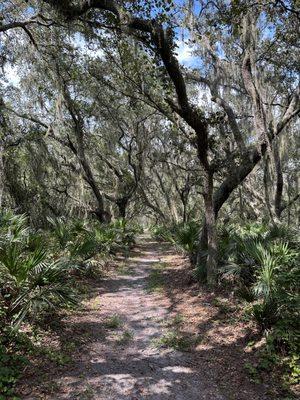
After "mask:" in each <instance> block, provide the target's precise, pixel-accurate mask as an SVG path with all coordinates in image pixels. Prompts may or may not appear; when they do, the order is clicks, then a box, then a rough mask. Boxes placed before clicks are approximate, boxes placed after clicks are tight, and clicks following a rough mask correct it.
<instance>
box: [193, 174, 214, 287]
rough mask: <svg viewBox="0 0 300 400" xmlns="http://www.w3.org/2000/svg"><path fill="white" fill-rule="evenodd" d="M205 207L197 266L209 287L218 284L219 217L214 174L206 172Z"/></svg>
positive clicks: (200, 275)
mask: <svg viewBox="0 0 300 400" xmlns="http://www.w3.org/2000/svg"><path fill="white" fill-rule="evenodd" d="M205 181H206V182H205V192H204V194H203V197H204V207H205V218H204V222H203V227H202V229H201V231H200V233H199V244H198V249H197V256H196V265H197V269H198V276H199V279H200V280H202V279H203V280H206V281H207V283H208V284H209V285H212V286H213V285H215V284H216V278H217V268H218V251H217V230H216V222H217V215H216V214H215V211H214V203H213V174H212V173H211V172H206V177H205Z"/></svg>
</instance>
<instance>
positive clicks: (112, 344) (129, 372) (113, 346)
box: [23, 237, 264, 400]
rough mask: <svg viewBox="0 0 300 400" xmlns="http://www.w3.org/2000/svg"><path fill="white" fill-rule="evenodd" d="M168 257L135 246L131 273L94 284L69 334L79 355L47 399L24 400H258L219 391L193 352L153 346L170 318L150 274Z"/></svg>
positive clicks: (144, 241) (147, 242) (148, 244)
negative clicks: (83, 342) (83, 341)
mask: <svg viewBox="0 0 300 400" xmlns="http://www.w3.org/2000/svg"><path fill="white" fill-rule="evenodd" d="M165 253H166V249H164V248H162V247H160V245H159V244H158V243H155V242H153V241H151V239H149V238H147V237H143V238H141V239H139V243H138V245H137V247H136V249H135V251H134V252H133V253H132V254H131V256H130V258H129V259H128V261H127V263H128V265H127V267H129V271H128V270H126V271H124V273H123V274H122V273H121V274H120V273H119V274H114V275H112V276H110V277H107V278H105V279H104V280H102V281H101V282H99V285H97V286H96V287H95V288H94V289H93V290H94V292H93V295H92V296H93V297H92V300H89V302H87V304H86V307H85V308H84V310H83V312H82V313H80V314H79V315H78V316H77V317H76V319H75V321H74V320H73V322H72V324H73V326H72V328H71V329H72V330H73V332H74V331H76V329H77V328H78V330H79V332H83V333H82V334H83V335H84V334H87V335H88V336H89V343H88V346H86V347H85V351H84V352H83V354H82V352H80V354H78V356H77V357H76V358H75V360H73V362H72V365H70V366H67V367H65V368H63V369H62V373H61V376H55V378H54V379H53V385H54V386H53V388H52V394H50V395H49V394H46V395H45V397H39V396H37V397H35V396H33V394H32V393H31V395H29V396H24V397H23V398H24V399H40V398H44V399H80V400H84V399H99V400H142V399H146V400H167V399H170V400H171V399H172V400H196V399H197V400H226V399H232V398H234V399H242V398H243V399H244V398H247V399H249V400H250V399H251V400H252V399H256V397H252V396H251V395H250V396H249V397H243V396H241V397H239V396H237V397H231V396H227V395H226V391H225V393H224V390H223V391H222V390H221V388H220V387H218V385H217V382H218V380H217V379H216V377H215V376H214V375H215V372H214V370H213V368H210V367H208V366H206V364H205V362H204V361H200V363H199V357H198V358H197V357H196V355H195V353H194V352H186V351H178V350H173V349H170V348H162V347H158V346H157V345H155V341H156V340H157V339H159V338H161V337H162V335H163V334H164V332H165V331H166V321H168V320H169V319H170V317H171V313H172V311H171V309H172V307H171V304H170V299H169V297H168V296H165V295H164V293H163V292H150V291H149V290H148V285H149V276H151V271H153V268H155V266H157V265H159V264H160V263H161V261H162V259H163V257H164V256H165ZM130 269H132V270H130ZM130 272H131V273H130ZM105 321H106V324H107V326H106V328H105V329H104V328H103V326H105ZM107 321H109V322H107ZM110 325H111V326H110ZM77 335H78V331H77ZM71 340H72V337H70V341H71ZM223 389H224V388H223ZM257 398H259V399H263V398H264V397H257Z"/></svg>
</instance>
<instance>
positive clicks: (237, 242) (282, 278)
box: [220, 224, 300, 351]
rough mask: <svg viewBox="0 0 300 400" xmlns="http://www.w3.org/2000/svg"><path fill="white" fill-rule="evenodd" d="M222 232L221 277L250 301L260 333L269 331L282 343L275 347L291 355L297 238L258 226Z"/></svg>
mask: <svg viewBox="0 0 300 400" xmlns="http://www.w3.org/2000/svg"><path fill="white" fill-rule="evenodd" d="M224 231H225V230H224V229H223V231H222V234H221V235H220V237H221V249H222V252H221V255H222V258H223V259H222V261H221V264H222V265H223V267H221V268H222V271H223V276H227V277H228V276H231V277H233V278H234V281H235V282H236V285H237V287H238V288H239V293H243V294H244V298H245V299H246V300H248V301H254V303H253V306H252V315H253V317H254V319H255V320H256V322H257V324H258V326H259V327H260V329H261V330H262V331H272V335H273V337H278V338H279V336H278V335H279V334H280V335H281V336H282V337H284V338H285V339H284V340H278V341H277V343H278V346H280V347H281V348H282V347H283V346H284V347H285V348H288V349H290V350H291V351H295V350H296V349H295V337H296V336H297V333H296V332H297V326H298V322H297V321H298V320H299V304H300V297H299V282H300V268H299V265H300V264H299V261H300V252H299V240H298V237H297V234H296V233H295V232H293V231H291V230H290V229H288V228H287V227H285V226H281V227H280V226H279V227H275V228H274V227H272V228H268V227H267V226H265V225H259V224H252V225H251V224H249V225H246V226H244V227H235V226H230V227H229V228H227V230H226V232H224ZM222 239H224V240H222ZM287 332H289V334H287ZM275 342H276V340H275Z"/></svg>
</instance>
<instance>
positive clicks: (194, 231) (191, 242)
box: [152, 221, 200, 264]
mask: <svg viewBox="0 0 300 400" xmlns="http://www.w3.org/2000/svg"><path fill="white" fill-rule="evenodd" d="M199 231H200V225H199V224H198V223H197V222H196V221H189V222H187V223H185V224H176V225H172V226H170V227H164V226H157V227H154V228H153V229H152V235H153V236H154V237H155V238H156V239H159V240H165V241H168V242H170V243H172V244H174V245H175V247H176V248H177V249H178V250H180V251H183V252H184V253H185V254H187V255H188V256H189V258H190V261H191V263H192V264H194V263H195V256H196V251H197V246H198V238H199Z"/></svg>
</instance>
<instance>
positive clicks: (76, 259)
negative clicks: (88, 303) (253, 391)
mask: <svg viewBox="0 0 300 400" xmlns="http://www.w3.org/2000/svg"><path fill="white" fill-rule="evenodd" d="M48 223H49V229H48V230H46V231H36V230H34V229H32V228H31V227H30V226H29V223H28V219H27V217H26V216H25V215H15V214H14V213H12V212H11V211H4V212H2V213H1V214H0V399H1V394H2V393H3V395H5V396H12V395H13V386H14V383H15V381H16V380H17V378H18V375H19V372H20V368H16V363H18V365H19V366H20V367H21V362H19V361H20V360H19V358H18V357H19V356H18V355H17V353H18V352H17V351H16V343H15V344H14V339H13V338H14V337H15V334H13V332H15V333H17V332H18V331H19V328H20V325H21V324H22V323H23V322H26V323H29V324H31V325H33V324H35V323H36V321H37V320H39V319H40V318H41V317H42V316H43V317H45V316H47V315H48V313H50V312H51V313H53V312H55V311H56V310H58V309H61V308H69V307H74V306H76V305H77V303H78V300H79V298H80V296H79V293H78V292H77V291H76V289H75V288H76V287H77V286H78V285H75V284H74V283H75V279H76V275H77V272H80V273H89V272H90V265H92V264H91V262H90V261H91V259H92V258H93V257H96V256H97V257H98V256H99V258H100V259H103V258H105V257H107V256H108V255H110V254H112V253H116V252H117V251H120V250H127V249H129V248H130V247H131V246H132V245H133V244H134V237H135V235H136V233H137V232H138V230H139V228H138V227H137V226H132V225H130V224H129V223H127V222H126V221H124V220H118V221H115V222H114V223H111V224H109V225H100V224H99V223H96V222H90V223H89V224H88V223H87V222H86V221H81V220H70V221H67V220H65V219H64V218H56V219H50V218H49V219H48Z"/></svg>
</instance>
